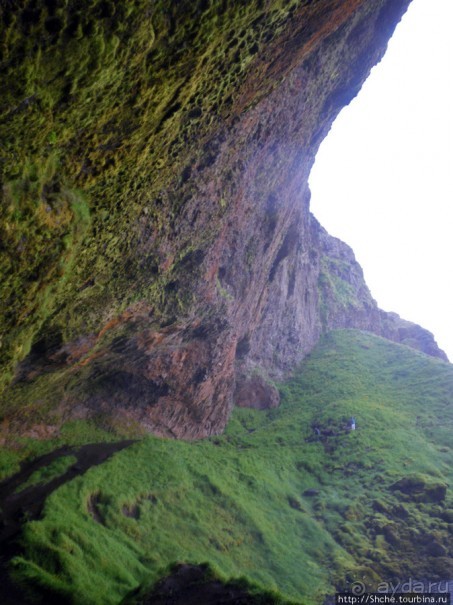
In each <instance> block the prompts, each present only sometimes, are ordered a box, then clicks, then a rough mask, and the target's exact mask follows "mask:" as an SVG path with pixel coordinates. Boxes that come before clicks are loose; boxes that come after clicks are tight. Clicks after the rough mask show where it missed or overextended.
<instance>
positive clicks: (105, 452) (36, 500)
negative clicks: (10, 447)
mask: <svg viewBox="0 0 453 605" xmlns="http://www.w3.org/2000/svg"><path fill="white" fill-rule="evenodd" d="M135 442H136V441H135V440H126V441H119V442H116V443H90V444H88V445H83V446H81V447H78V448H77V447H71V446H63V447H61V448H58V449H57V450H54V451H53V452H50V453H49V454H45V455H44V456H40V457H39V458H36V459H35V460H33V461H31V462H28V463H24V464H23V465H22V466H21V469H20V471H19V472H18V473H16V474H15V475H13V476H12V477H9V478H8V479H5V480H4V481H2V482H0V509H1V510H0V603H1V605H29V603H30V601H29V600H27V598H26V596H25V595H24V594H23V592H22V591H21V590H20V589H19V588H18V587H17V586H15V585H14V584H13V583H12V582H11V580H10V578H9V574H8V571H7V566H8V563H9V561H10V560H11V558H12V557H14V555H16V554H18V553H19V547H18V545H17V542H16V540H17V538H18V536H19V534H20V532H21V529H22V526H23V524H24V523H25V522H26V521H30V520H33V519H39V517H40V516H41V513H42V509H43V506H44V503H45V501H46V498H47V497H48V496H49V495H50V494H51V493H52V492H53V491H54V490H56V489H57V488H58V487H60V486H61V485H63V484H64V483H67V482H68V481H71V479H74V478H75V477H77V476H78V475H83V474H84V473H85V472H86V471H87V470H89V469H90V468H91V467H93V466H97V465H99V464H102V463H103V462H105V461H106V460H107V459H108V458H110V456H112V455H113V454H115V453H116V452H119V451H120V450H122V449H124V448H126V447H129V446H130V445H132V444H133V443H135ZM63 456H74V457H75V458H76V459H77V460H76V462H75V463H74V464H72V465H71V466H70V467H69V468H68V470H67V471H66V472H64V473H63V474H61V475H60V476H58V477H56V478H54V479H52V480H51V481H49V482H47V483H44V484H41V483H40V484H37V485H33V486H30V487H28V488H26V489H24V490H22V491H20V492H18V493H16V489H17V488H18V487H19V486H20V485H21V484H22V483H24V482H25V481H27V479H28V478H29V477H30V476H31V475H32V474H33V473H34V472H35V471H37V470H39V469H41V468H44V467H45V466H47V465H49V464H50V463H51V462H53V461H54V460H57V459H58V458H62V457H63ZM59 602H60V603H62V601H61V599H60V600H59Z"/></svg>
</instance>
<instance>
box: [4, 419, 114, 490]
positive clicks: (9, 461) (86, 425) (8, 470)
mask: <svg viewBox="0 0 453 605" xmlns="http://www.w3.org/2000/svg"><path fill="white" fill-rule="evenodd" d="M124 435H125V433H122V434H121V437H123V436H124ZM118 438H119V435H118V434H116V433H115V432H113V431H108V430H104V429H102V428H100V427H99V426H96V424H95V423H94V422H91V421H86V420H72V421H70V422H67V423H66V424H64V425H63V427H62V428H61V430H60V431H59V434H58V436H57V437H54V438H51V439H35V438H33V437H15V438H14V439H13V440H12V441H10V442H8V445H7V446H4V447H0V481H1V480H2V479H5V478H6V477H8V476H10V475H12V474H14V473H16V472H18V471H19V469H20V464H21V463H23V462H27V461H29V460H33V459H34V458H36V457H38V456H42V455H44V454H47V453H49V452H51V451H53V450H55V449H57V448H59V447H61V446H63V445H74V446H77V445H84V444H86V443H99V442H101V441H105V442H108V441H115V440H118Z"/></svg>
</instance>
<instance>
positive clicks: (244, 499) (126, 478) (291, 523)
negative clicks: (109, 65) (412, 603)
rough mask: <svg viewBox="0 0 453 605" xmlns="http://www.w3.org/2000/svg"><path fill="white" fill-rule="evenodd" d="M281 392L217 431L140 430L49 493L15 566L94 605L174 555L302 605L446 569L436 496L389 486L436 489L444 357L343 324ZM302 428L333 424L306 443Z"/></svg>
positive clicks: (452, 415) (444, 517)
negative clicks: (186, 435)
mask: <svg viewBox="0 0 453 605" xmlns="http://www.w3.org/2000/svg"><path fill="white" fill-rule="evenodd" d="M281 390H282V393H283V403H282V405H281V407H280V408H279V409H277V410H270V411H268V412H258V411H254V410H236V411H235V413H234V415H233V418H232V420H231V422H230V425H229V427H228V430H227V432H226V434H225V435H223V436H221V437H215V438H212V439H210V440H206V441H202V442H197V443H184V442H178V441H167V440H162V439H155V438H146V439H144V440H143V441H141V442H140V443H137V444H136V445H134V446H132V447H131V448H129V449H128V450H125V451H123V452H121V453H119V454H117V455H115V456H114V457H113V458H112V459H111V460H109V461H108V462H107V463H105V464H104V465H102V466H100V467H97V468H93V469H92V470H91V471H89V472H88V473H87V474H86V475H84V476H83V477H80V478H78V479H75V480H74V481H72V482H70V483H68V484H66V485H65V486H63V487H62V488H60V489H59V490H57V491H56V492H55V493H54V494H53V495H52V496H51V497H50V498H49V499H48V502H47V505H46V508H45V514H44V518H43V520H41V521H37V522H32V523H29V524H28V525H27V526H26V528H25V532H24V535H23V554H22V556H20V557H18V558H17V559H16V560H15V562H14V573H15V574H16V577H17V578H19V579H20V580H22V581H25V582H26V583H28V584H31V585H34V586H35V587H36V586H37V585H41V586H45V587H51V588H52V589H53V590H57V591H59V592H60V594H61V595H62V596H63V595H73V599H74V601H73V602H74V603H77V604H80V605H82V604H83V605H88V604H89V605H94V604H97V603H99V604H101V603H102V605H108V604H114V603H119V602H120V600H121V599H122V598H123V597H124V596H125V595H126V594H127V593H128V592H129V591H130V590H131V589H132V588H134V587H135V586H136V585H137V584H138V583H151V582H154V581H155V580H156V579H157V578H158V577H159V576H160V575H162V573H163V570H164V569H165V568H167V567H168V565H169V564H171V563H173V562H175V561H186V562H192V563H196V562H204V561H209V562H210V564H211V565H212V566H213V567H214V568H215V569H216V570H217V571H218V572H219V573H220V574H222V575H223V576H224V577H238V576H246V577H247V578H249V579H251V580H253V581H254V582H256V583H258V584H259V585H261V586H263V587H264V588H266V589H275V590H277V591H278V592H279V593H280V594H281V595H283V596H285V597H292V598H296V599H301V600H302V602H304V603H318V602H321V601H322V599H323V595H324V594H326V593H332V592H334V587H335V586H339V585H344V584H347V583H348V582H353V581H357V580H360V581H363V582H365V583H366V584H368V586H369V587H372V588H376V586H377V584H378V583H379V582H381V581H384V580H388V579H390V578H401V579H405V578H408V577H412V578H421V577H430V578H434V576H438V577H442V576H443V577H445V575H446V574H449V573H450V572H451V558H450V559H449V558H448V556H447V549H448V544H449V543H448V521H450V522H451V521H452V514H453V513H452V511H451V510H450V512H449V511H448V509H451V508H453V504H452V499H451V493H450V492H448V491H447V499H446V501H445V502H441V503H436V502H423V501H422V500H424V499H425V500H426V499H427V497H426V493H427V492H426V490H425V492H423V491H422V492H421V494H420V495H419V496H418V497H408V496H404V495H403V494H402V493H401V492H399V491H394V490H390V489H389V487H390V486H391V485H392V484H393V483H395V482H396V481H397V480H399V479H401V478H403V477H406V476H411V475H414V474H417V476H418V477H419V479H421V482H422V483H423V482H424V484H425V487H426V486H429V485H431V486H432V485H436V484H446V483H450V484H451V482H452V471H451V469H452V467H453V465H452V462H453V450H452V449H451V428H452V421H453V409H452V406H451V399H452V394H453V367H452V366H451V365H449V364H446V363H444V362H440V361H438V360H435V359H432V358H429V357H426V356H424V355H422V354H419V353H417V352H415V351H413V350H410V349H409V348H406V347H403V346H399V345H395V344H392V343H390V342H387V341H385V340H383V339H380V338H378V337H375V336H371V335H369V334H365V333H361V332H357V331H347V330H344V331H337V332H333V333H331V334H330V335H328V336H327V337H326V338H325V339H324V340H323V341H322V342H321V343H320V345H319V346H318V347H317V349H316V350H315V351H314V352H313V353H312V355H311V356H310V357H309V358H308V359H307V360H306V361H305V362H304V363H303V365H302V367H301V368H300V370H299V371H298V372H297V373H296V374H295V376H294V378H293V379H292V380H290V381H289V382H288V383H286V384H285V385H282V386H281ZM351 415H354V416H355V417H356V419H357V430H356V431H355V432H349V431H345V430H343V427H344V425H345V424H346V421H347V419H348V417H350V416H351ZM314 425H317V426H318V427H320V428H321V430H325V431H329V430H331V431H332V430H333V432H335V433H338V435H336V436H331V437H326V438H324V439H317V438H316V437H315V433H314V431H313V428H312V427H313V426H314ZM310 488H311V489H314V490H317V491H316V493H315V495H311V496H309V495H304V492H305V490H307V489H310ZM416 500H419V501H416ZM450 529H451V525H450ZM433 545H434V546H433ZM433 553H435V556H434V555H433Z"/></svg>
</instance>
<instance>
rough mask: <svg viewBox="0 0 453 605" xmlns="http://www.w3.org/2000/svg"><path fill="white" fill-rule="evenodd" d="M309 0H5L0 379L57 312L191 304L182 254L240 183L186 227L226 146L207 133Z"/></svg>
mask: <svg viewBox="0 0 453 605" xmlns="http://www.w3.org/2000/svg"><path fill="white" fill-rule="evenodd" d="M297 5H298V2H296V0H291V1H290V2H283V1H280V0H274V1H273V2H270V3H267V4H266V7H264V6H263V4H262V3H261V2H260V1H258V0H254V1H253V2H247V3H246V4H241V3H239V4H238V3H236V2H227V3H222V4H218V3H202V2H188V1H184V2H183V3H178V6H177V7H176V6H173V5H172V4H171V3H168V2H166V1H164V0H159V1H157V2H153V3H152V6H150V5H149V2H147V1H145V0H133V1H132V2H112V1H110V0H82V1H80V2H73V1H70V2H66V3H57V4H56V5H55V3H49V2H45V1H44V0H36V1H35V2H33V3H25V4H23V5H22V6H21V7H19V8H18V7H16V8H14V9H13V8H12V6H6V7H5V8H4V9H3V10H2V12H1V14H0V19H1V27H0V32H1V34H0V49H1V54H0V70H1V74H2V96H1V99H0V145H1V152H2V153H1V156H2V166H1V171H2V186H3V188H2V192H3V200H2V204H1V205H0V225H1V229H2V230H1V233H0V238H1V241H2V250H1V251H0V276H1V288H2V291H1V292H0V296H1V300H2V303H3V304H2V305H1V307H0V326H1V334H0V338H1V341H0V368H1V375H2V383H1V384H0V389H1V388H2V387H4V386H5V385H6V384H8V382H10V381H11V378H12V377H13V372H14V369H15V367H16V366H17V363H18V362H19V361H21V360H22V359H23V358H24V357H25V356H26V355H27V353H28V352H29V350H30V347H31V346H32V344H33V343H35V342H36V341H39V340H40V338H42V336H43V333H44V332H45V330H46V326H45V323H46V321H47V319H50V318H51V322H52V325H53V326H54V327H55V329H57V330H59V332H60V334H61V338H62V340H63V343H65V342H68V341H70V340H72V339H74V338H76V337H77V336H80V334H82V333H84V334H86V333H87V332H94V333H96V332H98V331H99V330H100V329H101V328H102V326H103V324H104V323H106V321H108V320H109V319H110V318H111V317H112V316H115V315H117V314H118V313H120V312H121V309H124V308H125V307H127V306H128V305H130V304H132V303H133V302H135V301H137V300H144V301H147V302H149V303H150V304H151V305H153V306H154V308H155V313H156V315H157V316H159V315H160V316H163V317H169V316H171V315H174V314H175V313H182V312H187V311H188V310H189V309H190V308H191V305H192V304H193V296H189V295H187V296H186V295H184V296H182V295H181V294H180V293H179V292H180V291H181V290H183V287H182V285H181V283H180V280H182V281H184V277H185V275H184V270H183V268H182V267H181V266H180V265H178V263H176V264H175V263H172V262H171V256H172V254H175V255H177V254H178V253H179V252H180V251H181V250H184V249H187V248H188V247H189V246H193V247H194V249H199V250H206V248H207V246H208V245H209V244H210V242H212V240H213V238H214V237H215V235H216V229H215V228H214V224H215V222H216V221H219V220H220V219H221V217H222V216H223V215H224V213H225V200H226V199H228V197H229V195H230V192H229V191H223V192H222V195H221V197H220V201H219V202H218V203H213V206H212V208H211V209H206V210H205V212H206V214H207V216H206V224H207V225H209V224H212V225H213V227H212V228H208V227H207V228H206V230H198V231H193V230H192V231H191V232H190V233H184V234H179V235H178V236H176V235H175V225H176V223H177V221H178V217H179V215H180V213H181V211H182V210H183V208H185V207H186V206H187V205H188V204H189V203H190V200H191V199H192V197H194V196H196V195H197V192H196V191H194V190H193V188H192V185H191V184H190V182H186V180H187V174H188V172H187V170H190V169H191V167H193V166H198V170H200V171H202V170H203V169H204V167H206V166H208V165H209V163H210V162H211V163H212V162H213V161H214V160H215V157H216V155H217V154H218V152H219V150H218V146H217V147H216V144H215V141H214V144H212V145H208V144H207V140H208V136H212V134H213V133H215V132H217V131H218V128H219V125H220V122H221V121H222V120H227V119H229V116H230V112H231V108H232V106H233V104H234V100H235V97H236V96H237V95H238V94H239V90H240V87H241V84H242V83H243V82H244V80H245V78H246V76H247V74H248V73H253V70H254V57H255V54H256V52H257V50H258V49H259V48H261V47H264V46H265V45H268V44H269V42H270V41H271V40H272V39H273V38H275V37H276V36H278V34H279V32H281V31H282V29H283V28H284V27H285V24H287V22H288V20H289V19H290V18H291V15H292V11H293V10H294V8H295V7H296V6H297ZM269 85H270V84H269V83H267V84H266V86H269ZM195 134H196V137H197V141H199V145H197V147H196V149H195V148H194V149H188V146H187V141H188V140H191V139H192V138H193V136H194V135H195ZM233 176H234V175H233ZM232 182H234V178H233V181H232ZM177 184H178V186H180V188H179V193H178V195H175V194H174V193H172V192H173V191H174V190H175V188H176V185H177ZM170 239H172V241H173V242H174V246H173V249H172V250H170V251H169V252H168V257H167V258H162V251H161V249H160V246H161V244H162V242H168V241H169V240H170ZM164 248H165V247H164ZM150 269H151V270H150ZM192 278H193V276H192ZM175 283H178V284H179V286H180V287H179V288H172V287H169V285H171V284H175ZM183 285H184V284H183ZM185 290H186V291H187V292H190V291H191V290H192V288H186V289H185ZM7 400H8V396H7V395H6V396H5V401H7Z"/></svg>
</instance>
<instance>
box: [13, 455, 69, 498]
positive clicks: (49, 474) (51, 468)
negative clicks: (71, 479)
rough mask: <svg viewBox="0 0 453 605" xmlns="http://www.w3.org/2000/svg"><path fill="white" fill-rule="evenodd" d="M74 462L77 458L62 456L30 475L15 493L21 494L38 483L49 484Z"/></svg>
mask: <svg viewBox="0 0 453 605" xmlns="http://www.w3.org/2000/svg"><path fill="white" fill-rule="evenodd" d="M75 462H77V458H76V457H75V456H62V457H61V458H57V459H56V460H54V461H53V462H51V463H50V464H48V465H47V466H45V467H44V468H41V469H39V470H37V471H35V472H34V473H32V474H31V475H30V477H29V478H28V479H27V481H25V482H24V483H22V484H21V485H20V486H19V488H18V489H17V490H16V491H17V492H21V491H23V490H24V489H27V487H31V486H33V485H37V484H38V483H49V481H52V479H55V478H56V477H59V476H60V475H63V474H64V473H65V472H66V471H67V470H68V469H69V468H70V467H71V466H72V465H73V464H74V463H75Z"/></svg>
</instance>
